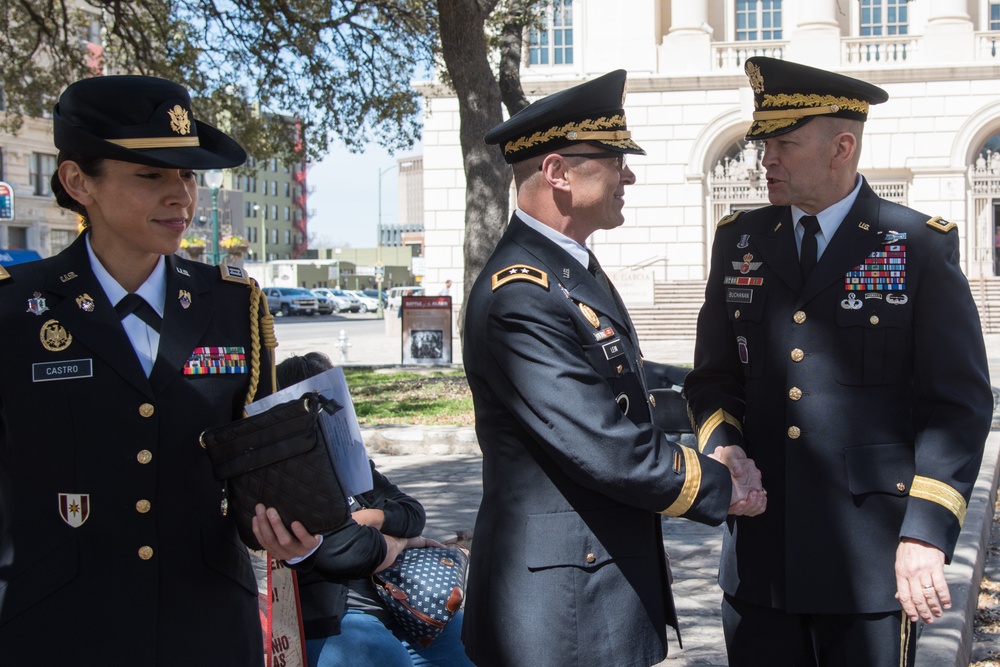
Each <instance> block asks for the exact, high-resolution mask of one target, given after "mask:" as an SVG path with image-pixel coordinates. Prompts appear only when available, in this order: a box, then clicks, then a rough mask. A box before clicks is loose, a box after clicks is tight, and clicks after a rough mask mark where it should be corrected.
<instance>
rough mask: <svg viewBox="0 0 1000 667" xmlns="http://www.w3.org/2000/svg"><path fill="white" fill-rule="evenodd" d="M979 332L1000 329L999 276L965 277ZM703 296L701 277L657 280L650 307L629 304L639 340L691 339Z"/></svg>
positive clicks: (989, 332) (996, 331) (988, 332)
mask: <svg viewBox="0 0 1000 667" xmlns="http://www.w3.org/2000/svg"><path fill="white" fill-rule="evenodd" d="M969 286H970V288H971V289H972V296H973V298H974V299H975V300H976V306H977V307H978V308H979V317H980V319H981V320H982V324H983V333H987V334H991V333H1000V278H986V279H985V280H982V279H978V278H977V279H973V280H970V281H969ZM704 299H705V281H704V280H680V281H670V282H658V283H656V286H655V288H654V303H655V305H654V306H652V307H645V308H630V309H629V314H630V315H631V316H632V322H633V323H634V324H635V328H636V331H637V332H638V334H639V340H642V341H655V340H693V339H694V337H695V333H696V331H695V329H696V326H697V322H698V311H699V310H700V309H701V304H702V303H703V301H704Z"/></svg>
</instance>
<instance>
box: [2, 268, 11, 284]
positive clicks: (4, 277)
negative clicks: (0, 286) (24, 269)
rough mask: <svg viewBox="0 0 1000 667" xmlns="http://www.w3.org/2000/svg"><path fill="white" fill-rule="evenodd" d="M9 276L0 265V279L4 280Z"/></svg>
mask: <svg viewBox="0 0 1000 667" xmlns="http://www.w3.org/2000/svg"><path fill="white" fill-rule="evenodd" d="M8 278H10V274H9V273H7V269H5V268H3V267H2V266H0V281H4V280H7V279H8Z"/></svg>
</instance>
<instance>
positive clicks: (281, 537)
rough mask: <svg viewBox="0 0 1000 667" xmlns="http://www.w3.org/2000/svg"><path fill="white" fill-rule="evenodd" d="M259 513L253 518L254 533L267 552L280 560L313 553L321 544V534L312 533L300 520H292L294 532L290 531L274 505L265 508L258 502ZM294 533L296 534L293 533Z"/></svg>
mask: <svg viewBox="0 0 1000 667" xmlns="http://www.w3.org/2000/svg"><path fill="white" fill-rule="evenodd" d="M256 509H257V514H256V515H255V516H254V518H253V523H252V527H253V534H254V536H255V537H256V538H257V541H258V542H260V545H261V546H262V547H264V548H265V549H267V553H268V554H270V555H271V556H272V557H273V558H277V559H278V560H291V559H292V558H302V557H303V556H307V555H309V554H310V553H312V552H313V551H314V550H315V549H316V547H318V546H319V545H320V536H319V535H310V534H309V531H308V530H306V528H305V526H303V525H302V524H301V523H300V522H298V521H293V522H292V532H291V533H289V532H288V529H287V528H285V524H284V523H282V521H281V517H280V516H278V510H276V509H274V508H273V507H269V508H266V509H265V508H264V505H263V504H261V503H257V508H256ZM293 533H294V534H293Z"/></svg>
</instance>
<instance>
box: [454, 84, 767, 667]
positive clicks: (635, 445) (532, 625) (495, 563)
mask: <svg viewBox="0 0 1000 667" xmlns="http://www.w3.org/2000/svg"><path fill="white" fill-rule="evenodd" d="M624 88H625V71H623V70H619V71H616V72H612V73H610V74H607V75H604V76H602V77H599V78H597V79H594V80H592V81H589V82H586V83H583V84H580V85H578V86H576V87H574V88H570V89H568V90H564V91H562V92H559V93H556V94H554V95H551V96H549V97H547V98H544V99H542V100H540V101H538V102H535V103H534V104H532V105H531V106H529V107H527V108H526V109H524V110H522V111H521V112H520V113H518V114H516V115H514V116H513V117H512V118H511V119H510V120H508V121H507V122H505V123H503V124H501V125H499V126H497V127H496V128H494V129H493V130H491V131H490V132H489V133H488V134H487V135H486V142H487V143H490V144H499V145H500V146H501V148H502V150H503V153H504V156H505V158H506V160H507V162H508V163H511V164H512V165H513V170H514V179H515V182H516V185H517V190H518V200H517V201H518V209H517V211H516V212H515V213H514V216H513V219H512V220H511V222H510V226H509V227H508V229H507V232H506V234H505V235H504V236H503V238H502V239H501V240H500V242H499V244H498V246H497V248H496V250H495V251H494V253H493V256H492V257H491V258H490V260H489V261H488V262H487V264H486V266H485V268H484V269H483V272H482V274H481V275H480V277H479V279H478V280H477V281H476V283H475V285H474V286H473V288H472V291H471V293H470V296H469V305H468V312H467V315H466V329H465V343H464V353H465V369H466V374H467V376H468V379H469V384H470V386H471V388H472V395H473V398H474V401H475V409H476V434H477V436H478V438H479V443H480V446H481V447H482V450H483V487H484V488H483V492H484V493H483V501H482V505H481V506H480V509H479V515H478V519H477V522H476V548H475V549H474V550H473V552H472V564H471V567H470V580H469V590H468V601H467V603H466V608H465V609H466V611H465V625H464V629H463V640H464V641H465V644H466V649H467V652H468V654H469V656H470V657H471V658H472V660H473V661H474V662H475V663H476V664H477V665H480V666H481V667H486V666H490V665H504V666H517V665H524V666H530V667H545V666H558V667H567V666H571V665H616V666H618V667H627V666H630V665H632V666H637V667H638V666H643V667H645V666H646V665H650V664H653V663H656V662H659V661H660V660H662V658H663V657H664V655H665V654H666V626H667V624H670V625H672V626H674V627H675V628H676V624H677V620H676V615H675V613H674V606H673V600H672V598H671V593H670V584H669V575H668V570H667V564H666V561H665V559H664V552H663V536H662V533H661V528H660V519H661V515H662V514H666V515H668V516H681V517H686V518H689V519H693V520H695V521H699V522H702V523H708V524H711V525H715V524H718V523H720V522H721V521H722V520H723V519H724V517H725V516H726V513H727V511H729V510H730V505H732V504H734V503H735V505H734V507H733V508H731V510H732V511H741V512H744V511H745V512H752V513H756V512H760V511H762V510H763V509H764V506H765V499H764V496H763V493H762V492H761V491H760V490H755V491H753V492H752V493H750V495H749V496H748V495H747V494H748V490H749V487H750V486H751V485H756V486H757V487H758V488H759V479H758V478H757V476H756V469H755V468H754V467H753V464H752V462H749V461H746V460H745V459H732V460H730V461H728V463H729V464H730V465H731V466H732V468H733V471H732V476H731V471H730V470H729V469H727V467H726V466H725V465H722V464H720V463H719V462H718V461H714V460H711V459H710V458H708V457H706V456H702V455H700V454H698V453H697V452H696V451H694V450H693V449H690V448H687V447H682V446H681V445H679V444H677V443H675V442H671V441H670V440H668V439H667V438H666V436H665V435H664V434H663V433H662V432H661V431H659V430H658V429H657V428H655V427H654V426H653V425H652V424H651V423H650V404H649V399H648V398H647V396H648V391H647V389H646V386H645V381H644V379H643V374H642V358H641V354H640V351H639V343H638V341H637V340H636V337H635V329H634V327H633V326H632V323H631V321H630V320H629V317H628V312H627V311H626V310H625V306H624V305H623V304H622V301H621V299H620V298H619V296H618V294H617V293H616V292H615V291H614V289H613V287H611V285H610V283H608V282H607V277H606V276H605V275H604V273H603V271H601V270H600V267H599V265H598V264H597V260H596V258H594V256H593V255H592V254H591V253H590V252H589V251H588V249H587V247H586V245H585V243H586V241H587V238H588V237H589V236H590V235H591V234H592V233H593V232H594V231H596V230H598V229H613V228H615V227H618V226H619V225H621V224H622V223H623V222H624V217H623V215H622V207H623V206H624V200H623V197H624V191H625V186H626V185H630V184H631V183H633V182H634V181H635V174H633V173H632V171H631V170H630V169H629V168H628V166H627V165H626V164H625V157H626V155H630V154H631V155H643V154H645V153H644V151H643V150H642V149H641V148H639V146H638V145H637V144H636V143H635V142H634V141H632V139H631V138H630V133H629V131H628V129H627V126H626V123H625V114H624V110H623V108H622V107H623V102H624ZM588 265H590V266H591V267H592V270H593V271H594V273H596V274H597V275H596V276H595V275H594V273H591V272H590V271H588ZM602 280H603V284H602ZM737 484H738V485H739V486H740V487H741V488H739V489H737V488H736V485H737ZM738 498H739V499H741V500H737V499H738Z"/></svg>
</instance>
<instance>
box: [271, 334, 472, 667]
mask: <svg viewBox="0 0 1000 667" xmlns="http://www.w3.org/2000/svg"><path fill="white" fill-rule="evenodd" d="M331 368H333V362H331V361H330V358H329V357H327V356H326V355H325V354H322V353H320V352H308V353H306V354H305V355H303V356H301V357H300V356H292V357H289V358H288V359H285V360H284V361H282V362H281V363H280V364H278V367H277V378H278V388H279V389H284V388H286V387H289V386H291V385H293V384H295V383H297V382H302V381H303V380H305V379H306V378H310V377H312V376H314V375H318V374H320V373H322V372H324V371H327V370H329V369H331ZM369 465H371V470H372V480H373V484H374V486H373V488H372V490H371V491H368V492H366V493H362V494H360V495H358V496H352V497H351V498H349V506H350V510H351V517H350V518H349V519H348V520H347V521H346V522H345V523H344V525H342V526H340V527H339V528H337V529H336V530H333V531H330V532H329V533H326V534H324V535H323V541H322V543H321V544H320V545H319V547H318V548H317V549H315V550H314V551H313V553H310V554H309V555H308V556H307V557H305V558H299V557H298V551H287V549H288V546H287V544H288V543H287V542H286V543H285V544H283V543H282V542H281V540H279V539H277V536H276V535H275V533H274V532H272V531H271V530H269V529H268V525H269V524H265V523H261V524H259V525H258V531H257V532H255V534H256V535H257V536H258V539H260V540H261V545H262V546H263V547H264V548H266V549H267V551H268V553H269V554H270V555H271V556H272V557H274V558H278V559H281V560H286V559H288V560H291V562H290V565H291V567H293V568H294V569H295V570H297V571H298V572H299V578H298V580H299V596H300V599H301V601H302V622H303V630H304V631H305V638H306V655H307V658H308V661H309V666H310V667H340V666H341V665H358V666H368V665H370V666H371V667H423V666H428V665H433V666H436V667H471V665H472V663H470V662H469V659H468V658H466V657H465V652H464V650H463V648H462V640H461V635H462V612H461V611H459V612H458V613H456V614H455V616H454V618H452V619H451V621H449V623H448V625H447V626H445V629H444V631H443V632H442V633H441V634H440V635H438V636H437V637H436V638H435V639H434V641H433V642H431V644H430V645H429V646H426V647H424V646H419V645H414V644H411V643H410V642H408V641H406V640H405V639H402V638H401V637H399V636H397V635H396V634H395V633H396V632H399V630H400V629H399V628H398V627H397V626H396V625H395V623H394V622H393V620H392V617H391V615H390V614H389V611H388V610H387V609H386V608H385V605H384V604H383V603H382V599H381V598H380V597H379V595H378V593H377V592H376V590H375V585H374V584H373V583H372V574H374V573H376V572H381V571H382V570H384V569H385V568H387V567H389V566H390V565H392V564H393V562H394V561H395V560H396V557H397V556H398V555H399V554H400V553H401V552H402V551H403V550H404V549H422V548H424V547H441V546H443V545H442V544H441V543H440V542H437V541H435V540H432V539H428V538H426V537H423V536H421V534H420V533H421V532H422V531H423V529H424V524H425V522H426V516H425V514H424V508H423V506H422V505H421V504H420V503H419V502H418V501H417V500H416V499H415V498H413V497H412V496H409V495H407V494H406V493H404V492H403V491H402V490H400V489H399V488H398V487H397V486H396V485H394V484H393V483H392V482H390V481H389V479H388V478H386V477H385V476H384V475H382V473H380V472H379V471H378V470H376V468H375V463H374V462H373V461H370V460H369ZM261 528H263V529H264V530H261ZM279 530H280V528H279Z"/></svg>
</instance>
